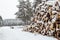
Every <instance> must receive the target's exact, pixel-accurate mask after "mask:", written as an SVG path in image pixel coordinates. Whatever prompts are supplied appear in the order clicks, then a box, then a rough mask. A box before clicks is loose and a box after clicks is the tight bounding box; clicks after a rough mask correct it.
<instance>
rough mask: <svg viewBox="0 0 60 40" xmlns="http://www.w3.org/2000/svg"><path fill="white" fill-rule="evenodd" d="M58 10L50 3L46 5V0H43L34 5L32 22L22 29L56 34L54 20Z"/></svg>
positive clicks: (49, 34) (50, 34)
mask: <svg viewBox="0 0 60 40" xmlns="http://www.w3.org/2000/svg"><path fill="white" fill-rule="evenodd" d="M58 7H59V6H58ZM59 10H60V9H57V8H56V6H55V7H53V6H52V5H47V4H46V2H45V1H43V2H42V3H41V4H39V5H38V6H37V7H36V10H35V15H34V17H33V18H32V19H31V21H32V23H31V24H30V25H28V26H26V27H27V28H26V29H23V30H24V31H28V32H32V33H39V34H42V35H47V36H54V37H55V36H57V35H58V33H56V32H57V31H56V20H57V17H58V14H59V12H58V11H59ZM58 32H59V31H58Z"/></svg>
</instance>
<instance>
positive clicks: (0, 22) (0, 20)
mask: <svg viewBox="0 0 60 40" xmlns="http://www.w3.org/2000/svg"><path fill="white" fill-rule="evenodd" d="M2 21H3V19H2V17H1V16H0V26H1V25H2Z"/></svg>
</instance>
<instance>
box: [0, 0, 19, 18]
mask: <svg viewBox="0 0 60 40" xmlns="http://www.w3.org/2000/svg"><path fill="white" fill-rule="evenodd" d="M18 3H19V2H18V0H0V16H2V18H3V19H14V18H16V15H14V14H15V13H16V12H17V11H18V8H17V7H16V5H18Z"/></svg>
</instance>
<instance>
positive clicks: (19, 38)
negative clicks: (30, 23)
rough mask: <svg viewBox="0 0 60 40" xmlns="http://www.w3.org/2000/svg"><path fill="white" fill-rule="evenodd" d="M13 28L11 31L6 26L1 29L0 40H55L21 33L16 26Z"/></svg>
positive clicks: (54, 39)
mask: <svg viewBox="0 0 60 40" xmlns="http://www.w3.org/2000/svg"><path fill="white" fill-rule="evenodd" d="M15 27H16V28H15V29H11V28H10V27H8V26H7V27H1V28H0V40H57V39H56V38H53V37H47V36H42V35H40V34H33V33H29V32H24V31H22V28H21V29H20V28H19V29H18V28H17V26H15ZM19 27H20V26H19ZM21 27H22V26H21Z"/></svg>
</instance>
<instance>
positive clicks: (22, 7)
mask: <svg viewBox="0 0 60 40" xmlns="http://www.w3.org/2000/svg"><path fill="white" fill-rule="evenodd" d="M18 8H19V11H18V12H17V13H16V15H17V18H21V19H22V20H23V21H24V22H25V24H27V23H28V21H30V18H31V17H32V16H33V14H32V7H31V3H30V1H29V0H26V1H24V0H22V1H19V5H18Z"/></svg>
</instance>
